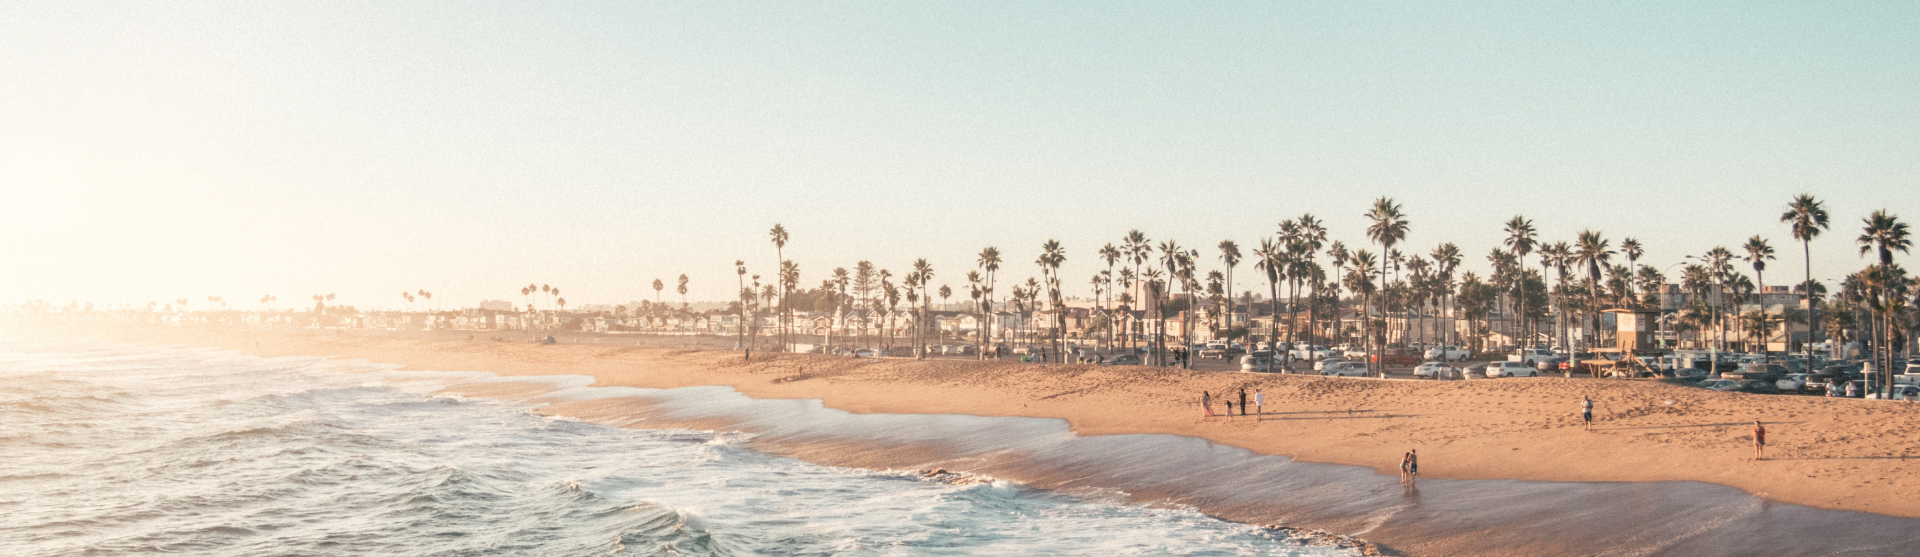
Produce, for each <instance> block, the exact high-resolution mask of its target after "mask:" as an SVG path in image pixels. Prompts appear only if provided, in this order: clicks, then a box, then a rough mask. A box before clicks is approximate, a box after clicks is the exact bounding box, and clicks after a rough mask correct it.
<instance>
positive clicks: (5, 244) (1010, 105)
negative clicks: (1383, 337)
mask: <svg viewBox="0 0 1920 557" xmlns="http://www.w3.org/2000/svg"><path fill="white" fill-rule="evenodd" d="M1915 29H1920V3H1912V2H1848V3H1826V2H1820V3H1813V2H1679V3H1676V2H1611V3H1559V2H1208V3H1191V2H1125V1H1108V2H906V3H902V2H835V1H825V2H730V1H709V2H631V1H608V2H488V1H471V2H426V1H422V2H353V1H329V2H237V1H226V2H193V1H187V2H164V3H163V2H89V1H58V2H38V1H31V0H22V1H12V2H6V3H0V76H5V77H4V78H0V303H20V302H23V301H27V300H46V301H49V302H53V303H56V304H65V303H67V302H69V301H73V300H79V301H91V302H94V303H97V304H102V305H108V304H121V303H126V304H135V305H144V304H145V303H146V302H148V301H159V302H162V303H165V302H166V301H170V300H174V299H180V298H187V299H191V300H195V301H196V304H195V306H196V307H199V306H200V305H201V304H204V299H205V298H206V297H207V296H221V297H223V298H224V299H225V300H226V301H227V303H229V304H230V305H233V306H235V307H242V308H249V309H250V308H255V307H259V306H258V302H257V300H259V299H260V298H261V297H262V296H264V295H269V294H271V295H274V296H276V297H277V298H278V299H279V301H278V302H277V303H275V304H274V305H275V306H276V307H283V308H284V307H287V306H289V305H296V306H297V305H300V304H303V303H310V302H306V301H305V300H307V299H308V297H310V296H311V295H313V294H319V293H335V294H337V295H338V296H339V302H340V303H347V304H353V305H356V306H360V307H403V306H404V304H405V300H403V299H401V297H400V294H399V293H400V292H403V291H409V292H410V291H416V290H422V289H424V290H428V291H432V292H434V293H435V294H436V297H437V299H438V300H441V301H442V302H443V303H444V304H446V305H449V306H451V305H464V304H472V303H474V302H477V301H479V300H483V299H505V300H518V299H519V298H518V296H519V289H520V287H522V286H525V285H527V284H529V283H540V284H551V285H553V286H556V287H560V288H562V290H563V295H564V296H565V297H567V298H568V299H569V301H570V302H571V303H572V304H573V305H576V306H577V305H581V304H595V303H618V302H625V301H629V300H636V299H650V298H652V297H653V296H654V292H653V290H652V288H651V283H652V282H653V280H654V279H656V278H658V279H664V280H665V281H666V282H667V283H668V287H667V291H666V292H665V293H664V298H665V299H672V298H675V297H676V295H675V294H674V292H673V287H672V284H673V282H674V280H675V277H677V276H678V275H680V274H683V273H684V274H686V275H688V276H689V279H690V285H689V286H690V288H691V290H692V292H691V296H690V298H692V299H694V300H703V299H704V300H714V299H725V298H729V297H731V296H732V295H733V293H734V292H735V289H736V288H737V286H736V277H735V275H734V272H733V269H734V265H733V264H734V261H735V260H744V261H745V262H746V263H747V266H748V268H749V271H750V272H752V273H757V274H766V275H769V276H771V274H772V273H770V272H769V271H770V270H771V269H773V268H774V266H775V264H776V262H777V259H776V255H775V250H774V247H773V246H772V244H771V243H770V242H769V240H768V237H767V232H768V229H769V228H771V227H772V226H773V225H774V224H775V223H780V224H782V225H784V226H785V227H786V228H787V229H788V230H790V231H791V234H792V240H791V243H790V244H789V245H788V246H787V248H786V249H785V255H786V256H787V257H788V258H791V259H793V260H794V261H795V262H796V263H798V264H799V266H800V267H801V269H802V284H805V285H817V284H818V283H819V281H820V280H821V279H823V278H825V277H826V274H827V273H828V272H830V270H831V269H832V268H834V267H846V268H849V269H851V268H852V267H853V266H854V264H855V263H856V262H858V261H861V260H870V261H872V262H874V263H875V264H876V265H878V266H879V267H881V268H886V269H890V270H892V271H894V273H895V274H896V275H899V274H902V273H903V272H904V271H905V270H906V269H907V268H909V267H910V265H911V262H912V261H913V260H915V259H918V258H925V259H927V260H928V261H929V262H931V263H932V264H933V265H934V268H935V271H936V278H935V282H934V283H935V284H936V285H938V284H950V285H953V286H954V287H955V288H956V289H960V288H961V287H963V286H964V285H965V279H964V275H965V272H966V271H967V270H970V269H972V268H974V263H975V255H976V254H977V253H978V252H979V251H980V249H981V248H983V247H986V246H996V247H998V248H999V249H1000V250H1001V252H1002V253H1003V254H1005V258H1006V259H1007V261H1008V263H1007V264H1006V265H1005V268H1004V270H1003V271H1002V276H1003V277H1006V278H1009V279H1013V280H1023V279H1024V278H1025V277H1026V276H1029V275H1034V274H1037V267H1036V266H1034V265H1032V264H1031V262H1032V260H1033V259H1034V258H1036V257H1037V256H1038V255H1039V251H1040V250H1039V248H1040V245H1041V243H1042V242H1045V241H1047V240H1049V239H1058V240H1060V241H1061V242H1062V243H1063V244H1064V245H1065V246H1066V249H1067V261H1066V264H1065V265H1064V266H1063V268H1062V270H1061V274H1062V276H1063V278H1064V282H1065V283H1066V284H1067V285H1068V286H1069V290H1070V292H1069V293H1070V294H1074V295H1080V296H1085V295H1087V293H1088V292H1087V290H1088V287H1087V283H1088V278H1089V277H1091V275H1092V274H1093V273H1095V272H1096V271H1098V270H1100V269H1104V268H1105V264H1104V263H1103V262H1100V261H1098V259H1097V258H1096V257H1095V252H1096V250H1097V249H1098V248H1099V247H1100V246H1101V245H1103V244H1107V243H1117V242H1118V241H1119V239H1120V237H1121V236H1122V235H1123V234H1125V233H1126V232H1127V231H1128V230H1130V229H1139V230H1141V231H1142V232H1145V233H1146V234H1147V235H1148V236H1149V237H1150V238H1152V239H1153V240H1154V241H1155V242H1156V243H1157V242H1159V241H1162V240H1168V239H1172V240H1175V241H1178V242H1179V243H1181V244H1184V245H1189V246H1193V247H1196V248H1200V249H1202V250H1203V252H1202V253H1203V254H1204V255H1206V257H1204V258H1203V262H1204V264H1203V265H1202V269H1203V270H1212V269H1214V268H1217V267H1218V266H1219V263H1218V260H1217V251H1215V250H1214V249H1213V246H1214V245H1216V244H1217V243H1219V242H1220V241H1221V240H1224V239H1232V240H1235V241H1236V242H1238V243H1239V244H1240V245H1241V246H1243V247H1251V246H1253V245H1257V244H1258V242H1259V240H1260V239H1261V238H1263V237H1269V236H1272V235H1273V234H1274V233H1275V231H1276V230H1277V223H1278V222H1279V221H1281V220H1283V219H1288V218H1293V217H1296V216H1299V215H1301V214H1303V213H1312V214H1314V215H1316V216H1318V217H1319V218H1320V219H1321V220H1323V221H1324V222H1326V224H1327V225H1328V227H1329V228H1330V235H1331V239H1335V240H1342V241H1344V242H1345V243H1346V244H1348V245H1349V246H1356V247H1357V246H1359V245H1363V244H1365V243H1366V239H1365V234H1364V229H1365V226H1366V224H1365V220H1364V219H1363V218H1362V216H1361V215H1362V213H1363V212H1365V211H1366V209H1367V208H1368V206H1369V205H1370V203H1371V201H1372V200H1373V199H1375V198H1377V197H1381V196H1387V197H1391V198H1393V199H1394V200H1396V201H1397V202H1399V203H1400V204H1401V206H1402V207H1403V208H1404V210H1405V212H1406V213H1407V214H1408V215H1409V220H1410V223H1411V233H1410V235H1409V236H1408V238H1407V240H1406V243H1405V245H1406V246H1408V248H1407V250H1406V251H1412V252H1415V253H1425V252H1427V251H1429V250H1430V249H1431V248H1432V247H1433V246H1435V245H1437V244H1439V243H1442V242H1454V243H1456V244H1458V245H1459V246H1460V247H1461V248H1462V250H1463V251H1464V252H1465V253H1466V255H1467V262H1466V264H1465V265H1464V268H1465V269H1466V270H1479V271H1480V272H1482V273H1484V272H1485V269H1486V267H1487V264H1486V260H1485V255H1486V253H1487V252H1488V251H1489V250H1491V249H1492V248H1493V247H1495V246H1496V245H1498V243H1499V241H1500V239H1501V238H1502V237H1503V236H1504V234H1503V233H1502V232H1501V224H1502V223H1504V222H1505V221H1506V220H1507V219H1509V218H1511V217H1513V216H1515V215H1525V216H1526V217H1528V218H1530V219H1532V220H1533V221H1534V223H1535V225H1536V226H1537V227H1538V228H1539V229H1540V232H1541V236H1542V239H1543V240H1547V241H1560V240H1565V241H1571V240H1573V238H1574V236H1575V235H1576V234H1577V233H1578V232H1579V231H1581V230H1585V229H1592V230H1597V231H1600V232H1601V233H1602V234H1604V235H1605V236H1606V237H1607V238H1609V239H1610V240H1611V241H1612V242H1613V244H1614V245H1616V246H1617V245H1618V243H1619V241H1620V240H1621V238H1624V237H1634V238H1637V239H1639V240H1640V241H1641V242H1642V243H1643V244H1644V245H1645V246H1646V253H1647V254H1646V256H1645V257H1644V258H1643V261H1642V262H1643V263H1644V264H1648V265H1654V266H1657V267H1660V268H1663V269H1665V268H1668V267H1669V266H1671V265H1673V264H1675V263H1679V262H1681V261H1682V260H1681V259H1680V258H1681V257H1682V256H1684V255H1688V254H1700V253H1704V252H1705V251H1707V250H1708V249H1711V248H1712V247H1714V246H1717V245H1724V246H1728V247H1729V248H1736V250H1737V246H1738V245H1740V244H1742V243H1744V242H1745V240H1746V239H1747V238H1748V237H1750V236H1753V235H1756V234H1758V235H1761V236H1763V237H1765V238H1767V239H1768V240H1770V241H1771V243H1772V244H1773V245H1774V246H1775V248H1776V249H1777V250H1778V256H1779V257H1780V260H1779V261H1775V262H1772V263H1771V264H1770V267H1769V272H1768V274H1767V277H1766V279H1767V282H1768V283H1769V284H1781V283H1784V282H1786V281H1788V280H1793V278H1792V277H1796V276H1798V275H1799V274H1800V273H1801V272H1802V270H1801V264H1800V257H1801V247H1800V246H1799V245H1798V244H1797V243H1796V242H1794V241H1793V240H1792V238H1791V237H1790V235H1789V232H1788V230H1787V228H1786V227H1785V226H1784V225H1782V224H1780V223H1779V222H1778V219H1779V215H1780V213H1781V212H1782V211H1783V210H1784V206H1785V204H1786V202H1787V201H1788V200H1789V199H1790V198H1791V197H1792V196H1793V195H1794V194H1799V193H1811V194H1813V195H1815V196H1816V197H1818V198H1820V199H1821V200H1823V201H1825V202H1826V204H1827V207H1828V210H1829V212H1830V213H1831V214H1832V215H1833V224H1834V228H1833V230H1832V231H1830V232H1828V233H1827V234H1825V235H1823V236H1822V237H1820V238H1819V239H1818V240H1816V241H1814V242H1813V244H1812V246H1811V247H1812V252H1813V254H1812V259H1813V273H1814V275H1815V277H1816V278H1822V279H1826V280H1833V279H1836V278H1838V277H1840V276H1843V275H1844V274H1846V273H1849V272H1851V271H1853V270H1857V269H1859V268H1860V267H1862V266H1863V265H1865V263H1866V260H1864V259H1862V258H1860V257H1859V256H1858V254H1857V251H1856V248H1855V247H1854V244H1853V238H1854V237H1855V236H1857V235H1858V231H1859V228H1860V224H1859V223H1860V218H1861V217H1864V216H1866V215H1867V214H1868V213H1870V212H1871V211H1873V210H1876V209H1887V210H1889V211H1891V212H1894V213H1896V214H1899V215H1900V216H1901V217H1902V218H1903V219H1906V220H1908V221H1909V222H1913V219H1920V203H1917V202H1920V193H1916V192H1920V187H1916V186H1920V63H1915V61H1916V60H1920V33H1916V32H1914V30H1915ZM1375 251H1377V248H1376V250H1375ZM1536 265H1537V262H1536ZM1670 276H1671V273H1670ZM1076 277H1077V278H1076ZM1248 288H1254V289H1259V290H1264V284H1256V283H1255V282H1254V277H1253V276H1252V273H1251V272H1250V271H1249V270H1248V268H1247V267H1244V266H1243V267H1242V269H1241V270H1240V271H1239V272H1238V273H1237V282H1236V288H1235V289H1236V290H1247V289H1248ZM1003 291H1004V290H1003Z"/></svg>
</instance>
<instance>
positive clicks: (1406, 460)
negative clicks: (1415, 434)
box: [1400, 450, 1420, 484]
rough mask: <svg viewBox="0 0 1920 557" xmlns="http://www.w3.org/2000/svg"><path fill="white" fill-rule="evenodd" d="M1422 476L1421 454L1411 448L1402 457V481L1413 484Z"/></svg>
mask: <svg viewBox="0 0 1920 557" xmlns="http://www.w3.org/2000/svg"><path fill="white" fill-rule="evenodd" d="M1419 478H1420V455H1419V454H1416V451H1414V450H1409V451H1407V454H1405V455H1403V456H1401V457H1400V483H1403V484H1411V483H1414V482H1415V481H1417V480H1418V479H1419Z"/></svg>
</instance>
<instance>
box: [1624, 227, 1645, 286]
mask: <svg viewBox="0 0 1920 557" xmlns="http://www.w3.org/2000/svg"><path fill="white" fill-rule="evenodd" d="M1644 254H1646V248H1644V247H1641V245H1640V241H1639V240H1636V239H1633V238H1621V239H1620V255H1624V256H1627V273H1628V275H1629V276H1631V275H1633V274H1637V273H1639V272H1640V256H1641V255H1644ZM1632 282H1633V281H1628V283H1629V284H1628V286H1632V284H1631V283H1632Z"/></svg>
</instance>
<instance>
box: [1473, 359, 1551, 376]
mask: <svg viewBox="0 0 1920 557" xmlns="http://www.w3.org/2000/svg"><path fill="white" fill-rule="evenodd" d="M1486 375H1487V378H1489V379H1492V378H1495V377H1539V376H1540V370H1538V369H1535V368H1534V367H1533V366H1529V365H1527V364H1525V363H1522V362H1490V363H1488V364H1487V371H1486Z"/></svg>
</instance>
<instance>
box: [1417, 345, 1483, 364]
mask: <svg viewBox="0 0 1920 557" xmlns="http://www.w3.org/2000/svg"><path fill="white" fill-rule="evenodd" d="M1471 355H1472V352H1470V351H1468V350H1467V349H1465V348H1461V347H1458V346H1435V347H1433V348H1429V349H1427V351H1426V353H1424V354H1421V356H1422V357H1424V358H1426V359H1428V360H1439V361H1442V362H1457V361H1460V360H1465V359H1467V356H1471Z"/></svg>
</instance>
